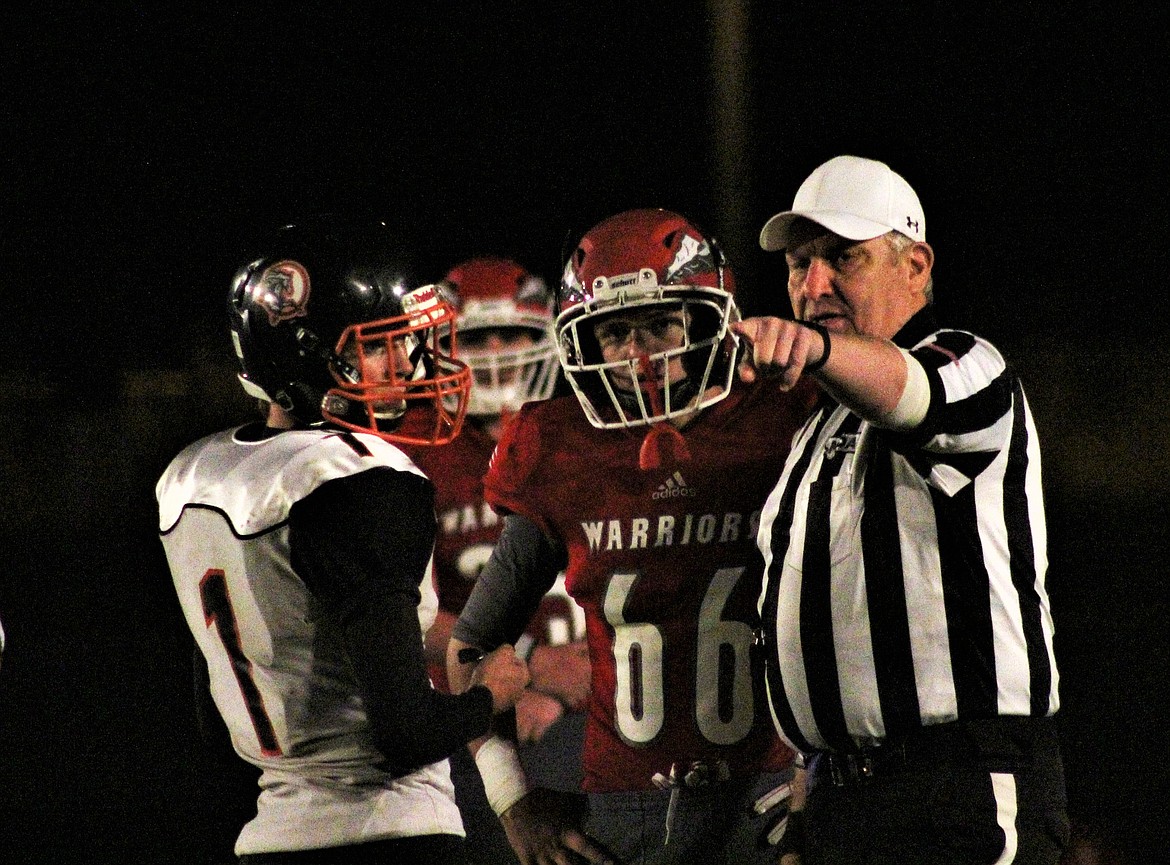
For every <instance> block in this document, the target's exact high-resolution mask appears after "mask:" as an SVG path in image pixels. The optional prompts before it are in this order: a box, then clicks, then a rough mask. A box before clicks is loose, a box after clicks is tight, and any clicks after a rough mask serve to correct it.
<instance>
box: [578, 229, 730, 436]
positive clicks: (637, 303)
mask: <svg viewBox="0 0 1170 865" xmlns="http://www.w3.org/2000/svg"><path fill="white" fill-rule="evenodd" d="M734 291H735V278H734V276H733V274H732V272H731V268H730V267H729V266H728V264H727V261H726V259H725V258H724V256H723V253H722V251H721V250H720V249H719V246H718V244H717V243H716V242H715V240H714V239H713V238H711V237H708V236H707V235H706V234H704V233H703V232H702V231H701V230H700V229H699V228H697V227H696V226H695V225H694V224H693V223H691V222H690V221H688V220H687V219H686V218H685V217H683V216H680V215H679V214H677V213H672V212H671V211H668V210H649V209H645V210H628V211H625V212H624V213H619V214H617V215H616V216H612V217H610V218H609V219H606V220H604V221H602V222H600V223H598V224H597V225H595V226H594V227H593V228H591V229H590V230H589V231H588V232H587V233H586V234H585V236H584V237H582V238H581V241H580V243H578V244H577V248H576V249H575V250H574V251H573V253H572V255H571V256H570V257H569V260H568V262H567V263H566V265H565V271H564V275H563V277H562V280H561V312H560V314H559V315H558V316H557V320H556V333H557V349H558V351H559V353H560V360H561V367H562V368H563V369H564V371H565V375H566V376H567V378H568V380H569V383H570V384H571V385H572V387H573V390H574V392H575V393H576V394H577V398H578V399H579V400H580V401H581V406H582V408H583V409H584V410H585V415H586V416H587V417H588V418H589V422H590V423H592V424H593V426H595V427H598V428H602V429H607V428H616V427H630V426H639V425H644V424H650V423H657V422H658V421H663V420H666V419H668V418H673V417H677V416H679V415H685V414H688V413H691V412H695V411H698V410H699V409H702V408H706V407H707V406H710V405H714V404H715V403H717V402H719V401H720V400H722V399H723V398H724V397H726V396H727V395H728V393H730V389H731V382H732V379H733V377H734V375H735V363H734V360H735V351H736V347H737V346H738V344H739V339H738V337H737V336H736V335H735V334H733V333H732V332H731V331H730V329H729V325H730V323H731V322H732V321H736V320H738V319H739V310H738V309H737V307H736V305H735V299H734V297H733V293H734ZM654 307H659V308H663V309H681V310H682V311H683V321H684V323H685V324H684V337H683V340H682V344H681V346H679V347H677V348H671V349H669V350H667V351H663V352H658V353H655V354H651V355H645V356H643V357H641V358H630V359H622V360H617V361H613V362H606V361H605V360H604V359H603V357H602V352H601V347H600V345H599V343H598V341H597V337H596V336H595V335H594V326H595V325H597V324H598V323H600V322H602V321H603V320H604V319H605V318H606V317H608V316H611V315H612V314H613V313H615V312H629V311H631V310H634V309H642V308H654ZM671 361H681V364H682V368H683V369H684V370H685V376H684V377H682V378H681V379H676V380H674V381H671V377H670V376H665V378H664V381H662V382H660V383H658V384H657V385H653V384H647V385H643V386H640V387H639V388H638V389H635V390H630V389H629V387H628V385H627V386H626V387H625V388H623V387H622V386H621V382H623V381H624V382H631V381H646V380H647V379H648V378H654V376H651V375H650V374H649V371H648V370H647V369H646V364H647V362H649V363H650V364H651V365H654V366H656V367H658V368H661V369H667V368H668V367H669V365H670V363H671Z"/></svg>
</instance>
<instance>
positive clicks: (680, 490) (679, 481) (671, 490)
mask: <svg viewBox="0 0 1170 865" xmlns="http://www.w3.org/2000/svg"><path fill="white" fill-rule="evenodd" d="M694 495H697V493H696V492H695V491H694V490H693V489H692V488H691V487H688V486H687V482H686V481H685V480H683V476H682V472H678V471H676V472H675V473H674V474H673V475H671V476H670V477H668V478H667V479H666V480H665V481H663V482H662V483H661V484H659V485H658V489H657V490H656V491H655V492H654V494H653V495H652V496H651V498H654V499H677V498H680V497H683V496H694Z"/></svg>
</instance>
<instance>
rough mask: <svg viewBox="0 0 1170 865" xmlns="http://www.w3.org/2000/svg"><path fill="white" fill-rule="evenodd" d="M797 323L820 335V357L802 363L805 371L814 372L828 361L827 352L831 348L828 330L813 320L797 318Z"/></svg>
mask: <svg viewBox="0 0 1170 865" xmlns="http://www.w3.org/2000/svg"><path fill="white" fill-rule="evenodd" d="M797 324H803V325H804V326H805V327H807V328H808V329H809V330H813V331H816V332H817V333H819V334H820V335H821V359H820V360H818V361H817V362H816V363H806V364H805V365H804V371H805V372H816V371H817V370H818V369H820V368H821V367H822V366H824V365H825V364H826V363H827V362H828V360H829V352H830V351H832V349H833V343H832V341H831V340H830V339H829V332H828V331H827V330H825V326H824V325H823V324H817V323H816V322H815V321H802V320H799V319H798V320H797Z"/></svg>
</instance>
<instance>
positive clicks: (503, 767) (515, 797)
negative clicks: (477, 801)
mask: <svg viewBox="0 0 1170 865" xmlns="http://www.w3.org/2000/svg"><path fill="white" fill-rule="evenodd" d="M475 765H476V766H477V767H478V768H479V774H480V776H481V777H482V778H483V789H484V792H485V793H487V800H488V804H489V805H491V806H492V810H493V811H495V812H496V816H500V815H501V814H503V813H504V812H505V811H507V810H508V809H509V808H511V807H512V806H513V805H515V804H516V803H517V802H518V801H519V800H520V799H522V798H523V797H524V795H525V794H527V793H528V782H527V781H526V780H525V778H524V767H523V766H521V765H520V757H519V755H518V754H517V753H516V747H515V746H514V745H513V744H512V743H511V742H509V741H507V740H506V739H502V738H501V737H499V736H491V737H489V738H488V740H487V741H486V742H484V743H483V744H482V745H481V746H480V748H479V750H478V751H476V752H475Z"/></svg>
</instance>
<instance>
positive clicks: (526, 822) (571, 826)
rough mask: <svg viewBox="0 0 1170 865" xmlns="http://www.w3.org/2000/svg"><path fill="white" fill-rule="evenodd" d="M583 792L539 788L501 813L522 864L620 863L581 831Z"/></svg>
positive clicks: (610, 864) (513, 847) (502, 820)
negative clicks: (579, 793)
mask: <svg viewBox="0 0 1170 865" xmlns="http://www.w3.org/2000/svg"><path fill="white" fill-rule="evenodd" d="M583 806H584V800H583V799H582V797H581V796H580V795H577V794H573V793H562V792H559V791H556V790H546V789H544V788H542V787H536V788H534V789H532V790H530V791H528V793H526V794H525V795H524V796H523V797H522V798H521V799H519V800H518V801H517V802H516V803H515V804H514V805H512V807H510V808H509V809H508V810H507V811H505V812H504V813H503V814H501V815H500V822H501V823H503V824H504V831H505V832H506V833H507V835H508V843H510V844H511V845H512V849H513V850H514V851H515V853H516V857H517V858H518V859H519V860H520V865H575V863H579V862H581V861H582V860H584V861H585V862H592V863H596V865H617V860H615V859H614V858H613V857H612V856H610V855H609V854H608V853H607V852H606V851H605V850H603V849H602V848H601V847H600V846H599V845H598V844H597V843H596V842H595V841H593V840H592V839H591V838H589V837H588V836H587V835H585V833H584V832H582V831H581V829H580V826H581V815H582V811H583Z"/></svg>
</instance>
